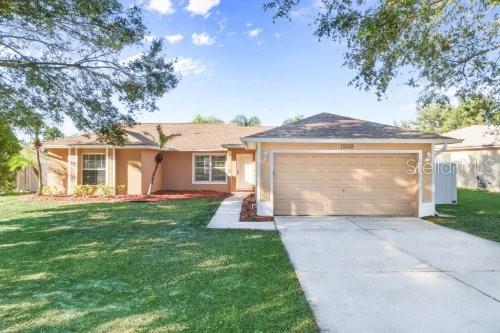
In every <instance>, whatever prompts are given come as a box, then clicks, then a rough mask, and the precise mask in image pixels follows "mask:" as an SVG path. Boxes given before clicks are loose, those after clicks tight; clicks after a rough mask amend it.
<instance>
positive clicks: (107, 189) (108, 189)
mask: <svg viewBox="0 0 500 333" xmlns="http://www.w3.org/2000/svg"><path fill="white" fill-rule="evenodd" d="M114 192H115V188H114V187H113V186H111V185H105V184H99V185H97V193H98V194H99V195H103V196H110V195H113V194H114Z"/></svg>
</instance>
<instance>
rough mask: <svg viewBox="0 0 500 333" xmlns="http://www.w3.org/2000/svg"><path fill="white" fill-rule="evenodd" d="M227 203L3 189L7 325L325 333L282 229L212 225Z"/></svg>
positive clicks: (0, 227) (0, 294)
mask: <svg viewBox="0 0 500 333" xmlns="http://www.w3.org/2000/svg"><path fill="white" fill-rule="evenodd" d="M219 202H220V201H219V200H217V199H195V200H186V201H171V202H164V203H85V204H75V203H68V202H66V203H56V202H37V201H24V200H22V198H21V197H19V196H0V331H1V332H4V331H5V332H11V331H36V332H40V331H44V332H45V331H93V332H110V331H115V332H127V331H130V332H131V331H134V332H135V331H155V332H157V331H158V332H164V331H169V332H170V331H300V332H305V331H315V330H316V326H315V323H314V319H313V317H312V314H311V311H310V309H309V307H308V305H307V302H306V301H305V299H304V296H303V294H302V291H301V290H300V287H299V285H298V281H297V279H296V277H295V275H294V272H293V269H292V267H291V265H290V263H289V261H288V258H287V256H286V253H285V251H284V248H283V246H282V244H281V242H280V240H279V237H278V234H277V233H273V232H256V231H253V232H251V231H217V230H207V229H206V228H205V225H206V224H207V223H208V221H209V219H210V217H211V216H212V214H213V213H214V212H215V210H216V209H217V207H218V205H219Z"/></svg>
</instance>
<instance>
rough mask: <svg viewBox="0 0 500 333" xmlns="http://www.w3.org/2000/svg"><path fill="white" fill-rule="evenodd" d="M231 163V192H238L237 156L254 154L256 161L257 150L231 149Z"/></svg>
mask: <svg viewBox="0 0 500 333" xmlns="http://www.w3.org/2000/svg"><path fill="white" fill-rule="evenodd" d="M230 154H231V164H230V169H229V174H230V176H231V192H236V191H237V190H238V189H237V188H236V176H237V171H238V168H237V165H236V156H237V155H238V154H252V155H253V161H254V162H255V150H250V149H248V150H247V149H231V150H230Z"/></svg>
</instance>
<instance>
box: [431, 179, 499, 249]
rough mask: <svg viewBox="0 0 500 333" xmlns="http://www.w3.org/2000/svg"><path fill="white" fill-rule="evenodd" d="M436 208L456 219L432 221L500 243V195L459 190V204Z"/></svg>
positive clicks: (436, 219) (434, 218) (435, 219)
mask: <svg viewBox="0 0 500 333" xmlns="http://www.w3.org/2000/svg"><path fill="white" fill-rule="evenodd" d="M436 207H437V210H438V212H440V213H445V214H450V215H453V216H454V217H452V218H437V217H433V218H430V219H429V220H430V221H432V222H434V223H437V224H440V225H443V226H446V227H450V228H454V229H458V230H462V231H465V232H468V233H471V234H474V235H476V236H480V237H484V238H488V239H491V240H494V241H497V242H500V193H493V192H486V191H478V190H469V189H463V188H462V189H458V204H456V205H437V206H436Z"/></svg>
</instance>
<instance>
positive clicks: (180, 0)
mask: <svg viewBox="0 0 500 333" xmlns="http://www.w3.org/2000/svg"><path fill="white" fill-rule="evenodd" d="M263 1H264V0H252V1H242V0H170V1H169V0H143V2H142V4H141V5H142V6H143V7H144V8H145V10H144V21H145V23H146V25H147V26H148V28H149V30H150V36H149V37H151V38H152V37H156V38H158V37H160V38H166V45H165V56H166V57H167V58H174V57H177V58H178V65H177V68H178V70H179V71H180V72H182V73H183V76H182V80H181V82H180V84H179V85H178V87H177V88H176V89H175V90H173V91H172V92H170V93H169V94H167V95H165V96H164V97H163V98H161V100H160V101H159V111H157V112H155V113H151V114H150V113H146V114H142V115H139V116H138V117H137V119H138V120H139V121H143V122H160V121H161V122H189V121H190V120H191V119H192V118H193V116H194V115H195V114H201V115H204V116H210V115H214V116H216V117H219V118H221V119H223V120H225V121H230V120H231V119H232V118H233V117H234V116H235V115H236V114H239V113H243V114H246V115H249V116H251V115H257V116H258V117H259V118H260V119H261V120H262V122H263V124H281V122H282V121H283V120H284V119H286V118H288V117H291V116H293V115H296V114H302V115H305V116H307V115H312V114H316V113H319V112H331V113H337V114H341V115H346V116H351V117H357V118H362V119H366V120H371V121H377V122H382V123H387V124H392V122H393V121H394V120H401V119H409V118H412V117H413V116H414V112H415V111H414V110H415V101H416V98H417V93H418V91H416V90H415V89H411V88H409V87H406V86H405V85H404V84H403V83H398V82H394V84H393V85H392V86H391V90H390V91H389V93H388V95H387V96H386V98H385V99H384V100H383V101H378V100H377V98H376V96H375V94H374V92H365V91H360V90H357V89H356V88H355V87H352V86H348V81H349V80H350V79H351V78H352V77H353V76H354V72H353V71H350V70H348V69H347V68H345V67H343V66H342V62H343V51H344V49H343V46H340V45H338V44H333V43H332V42H330V41H321V42H319V41H318V40H317V39H316V38H315V37H314V36H313V35H312V33H313V30H314V27H313V26H311V25H310V23H311V22H312V20H313V17H312V16H311V15H312V14H313V13H314V6H315V2H317V0H304V1H303V5H302V7H300V8H298V9H297V11H295V12H294V13H293V15H292V16H293V19H292V21H291V22H288V21H279V22H277V23H273V21H272V15H271V13H268V12H264V10H263V9H262V4H263ZM126 5H130V3H126ZM145 43H146V44H147V41H146V42H145ZM137 52H138V50H128V51H127V53H126V54H124V57H130V56H133V55H134V53H135V54H136V53H137ZM65 132H66V134H71V133H73V132H74V129H73V128H72V126H70V125H69V124H66V125H65Z"/></svg>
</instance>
